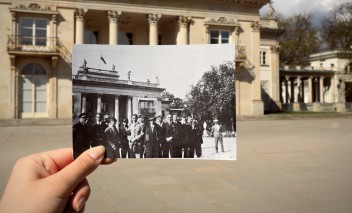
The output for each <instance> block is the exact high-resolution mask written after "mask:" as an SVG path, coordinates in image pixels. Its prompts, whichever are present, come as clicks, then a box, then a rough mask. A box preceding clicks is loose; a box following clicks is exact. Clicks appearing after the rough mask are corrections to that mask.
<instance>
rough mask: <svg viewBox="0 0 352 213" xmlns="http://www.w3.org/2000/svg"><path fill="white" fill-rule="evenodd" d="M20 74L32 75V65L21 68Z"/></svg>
mask: <svg viewBox="0 0 352 213" xmlns="http://www.w3.org/2000/svg"><path fill="white" fill-rule="evenodd" d="M21 74H22V75H29V74H33V63H29V64H26V66H24V67H23V69H22V72H21Z"/></svg>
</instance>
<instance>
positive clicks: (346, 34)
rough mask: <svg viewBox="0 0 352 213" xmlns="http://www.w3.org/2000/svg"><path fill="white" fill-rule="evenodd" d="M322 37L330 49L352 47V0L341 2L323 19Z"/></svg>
mask: <svg viewBox="0 0 352 213" xmlns="http://www.w3.org/2000/svg"><path fill="white" fill-rule="evenodd" d="M321 25H322V30H321V33H322V38H323V39H324V41H325V43H326V45H327V48H328V49H330V50H335V49H342V50H347V49H351V46H352V30H351V29H352V2H345V3H341V4H340V5H338V6H337V7H335V8H334V9H333V10H332V11H331V12H330V13H329V15H327V17H325V18H324V19H323V21H322V24H321Z"/></svg>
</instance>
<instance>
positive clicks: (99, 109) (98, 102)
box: [97, 94, 101, 113]
mask: <svg viewBox="0 0 352 213" xmlns="http://www.w3.org/2000/svg"><path fill="white" fill-rule="evenodd" d="M97 113H101V94H97Z"/></svg>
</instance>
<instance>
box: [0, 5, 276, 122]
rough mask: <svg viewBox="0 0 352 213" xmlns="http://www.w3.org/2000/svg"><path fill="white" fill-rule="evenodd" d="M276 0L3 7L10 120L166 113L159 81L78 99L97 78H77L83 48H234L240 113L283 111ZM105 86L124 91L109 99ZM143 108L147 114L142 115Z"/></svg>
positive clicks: (5, 110) (1, 47)
mask: <svg viewBox="0 0 352 213" xmlns="http://www.w3.org/2000/svg"><path fill="white" fill-rule="evenodd" d="M269 2H270V0H192V1H190V0H153V1H149V0H142V1H141V0H138V1H137V0H116V1H107V0H95V1H65V0H63V1H59V0H50V1H43V0H36V1H30V2H29V1H16V0H0V11H1V13H0V19H1V25H0V38H1V39H0V56H1V57H0V61H1V64H2V69H1V72H0V88H1V89H0V97H1V99H0V119H14V118H39V117H43V118H71V117H72V110H79V111H84V110H86V111H90V110H91V111H94V112H95V111H97V112H99V110H103V111H104V110H105V108H104V107H106V109H108V110H110V111H111V112H110V113H113V114H116V112H119V113H120V114H121V115H123V116H129V115H130V114H131V113H135V112H136V111H138V110H139V111H140V110H147V111H148V110H151V111H158V110H160V106H161V103H160V99H159V98H158V97H160V95H159V96H158V95H157V93H159V92H161V91H162V88H159V87H158V86H157V85H152V84H150V85H146V84H139V83H138V82H132V81H123V80H119V81H118V82H104V80H102V81H101V82H100V83H99V82H97V83H96V84H95V85H92V86H91V87H90V88H89V89H90V93H89V94H83V93H82V91H81V90H80V87H78V88H74V93H75V94H74V96H72V81H74V82H75V81H77V82H81V83H82V84H81V85H83V82H82V80H81V79H80V78H84V76H85V75H86V76H87V75H88V77H89V76H92V75H93V74H94V73H95V72H96V70H94V68H92V67H91V68H87V69H88V70H87V71H86V72H84V70H81V71H82V72H81V73H80V74H79V75H78V76H77V78H74V79H73V80H72V61H71V60H72V47H73V44H106V45H190V44H220V43H232V44H233V45H235V47H236V52H235V62H236V73H237V76H236V77H237V78H236V100H237V101H236V114H237V115H262V114H263V113H264V110H266V111H272V110H274V111H276V110H279V109H281V102H280V88H281V87H282V85H281V84H280V74H279V57H278V42H277V37H278V36H279V35H280V33H282V31H281V30H279V29H278V26H277V22H276V20H275V17H274V15H273V13H272V11H271V13H270V14H268V16H267V18H261V17H260V15H259V9H260V8H262V7H263V6H264V5H266V4H268V3H269ZM170 57H172V55H170ZM194 57H196V55H195V56H194ZM84 69H86V68H84ZM104 73H105V74H106V76H109V75H114V73H109V72H108V71H104ZM105 74H104V75H105ZM110 77H111V76H110ZM99 84H100V85H104V86H106V87H116V88H121V87H123V90H121V93H118V94H116V93H115V92H114V91H111V92H109V94H105V93H104V94H103V95H102V94H101V93H100V91H99V90H98V89H97V88H98V86H99ZM166 89H167V88H166ZM138 91H139V92H140V94H138V95H137V96H138V98H139V99H138V104H137V105H136V104H134V100H133V97H137V96H134V95H132V94H131V93H138ZM144 93H147V94H148V95H145V94H144ZM117 95H118V96H117ZM145 96H147V98H145V99H143V98H144V97H145ZM157 96H158V97H157ZM72 101H73V103H72ZM135 101H137V100H135ZM130 102H131V103H130ZM139 102H140V103H139ZM99 103H100V104H99ZM141 103H143V104H144V105H143V104H141ZM142 105H143V107H144V108H143V109H142V108H136V107H137V106H142ZM72 106H73V108H74V109H72Z"/></svg>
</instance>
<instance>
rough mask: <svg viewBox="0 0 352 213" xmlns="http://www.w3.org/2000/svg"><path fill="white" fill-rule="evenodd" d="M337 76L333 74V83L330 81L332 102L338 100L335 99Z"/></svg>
mask: <svg viewBox="0 0 352 213" xmlns="http://www.w3.org/2000/svg"><path fill="white" fill-rule="evenodd" d="M334 78H335V76H332V77H331V83H330V96H331V103H335V102H336V100H335V88H336V85H335V79H334Z"/></svg>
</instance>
